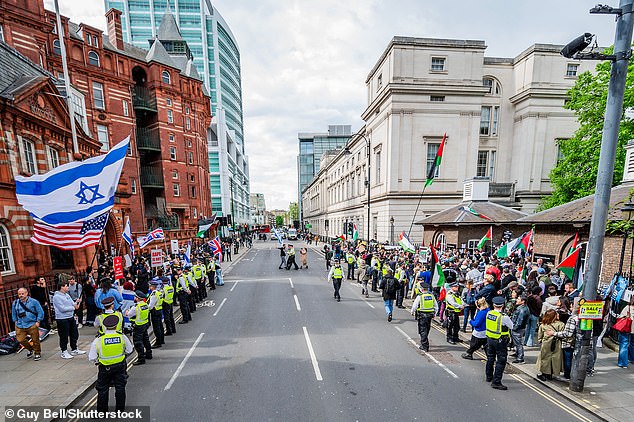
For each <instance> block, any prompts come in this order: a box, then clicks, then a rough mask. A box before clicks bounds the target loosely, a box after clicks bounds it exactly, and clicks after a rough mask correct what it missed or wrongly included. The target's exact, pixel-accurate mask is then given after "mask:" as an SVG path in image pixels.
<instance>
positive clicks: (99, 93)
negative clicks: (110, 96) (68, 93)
mask: <svg viewBox="0 0 634 422" xmlns="http://www.w3.org/2000/svg"><path fill="white" fill-rule="evenodd" d="M92 98H93V103H94V105H95V108H97V109H99V110H104V109H105V108H106V101H105V98H104V95H103V84H100V83H99V82H93V83H92Z"/></svg>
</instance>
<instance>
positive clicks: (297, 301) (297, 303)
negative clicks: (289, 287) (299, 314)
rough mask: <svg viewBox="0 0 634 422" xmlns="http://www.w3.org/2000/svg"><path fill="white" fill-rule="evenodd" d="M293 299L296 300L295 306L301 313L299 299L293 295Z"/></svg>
mask: <svg viewBox="0 0 634 422" xmlns="http://www.w3.org/2000/svg"><path fill="white" fill-rule="evenodd" d="M293 297H294V298H295V306H296V307H297V310H298V311H301V310H302V307H301V306H299V299H297V295H293Z"/></svg>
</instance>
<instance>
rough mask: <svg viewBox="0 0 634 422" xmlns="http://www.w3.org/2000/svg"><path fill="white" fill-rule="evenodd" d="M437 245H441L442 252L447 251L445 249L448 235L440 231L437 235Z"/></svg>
mask: <svg viewBox="0 0 634 422" xmlns="http://www.w3.org/2000/svg"><path fill="white" fill-rule="evenodd" d="M436 245H439V249H440V252H443V253H444V252H445V249H447V236H445V234H444V233H440V234H439V235H438V237H436Z"/></svg>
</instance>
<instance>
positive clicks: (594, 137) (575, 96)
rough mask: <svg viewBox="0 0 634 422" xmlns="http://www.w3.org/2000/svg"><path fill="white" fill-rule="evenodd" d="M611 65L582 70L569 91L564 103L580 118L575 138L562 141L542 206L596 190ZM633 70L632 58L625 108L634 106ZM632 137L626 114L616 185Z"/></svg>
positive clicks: (620, 131) (618, 158)
mask: <svg viewBox="0 0 634 422" xmlns="http://www.w3.org/2000/svg"><path fill="white" fill-rule="evenodd" d="M610 52H611V51H610ZM610 52H608V54H609V53H610ZM610 67H611V66H610V62H601V63H599V64H598V65H597V67H596V74H592V73H590V72H584V73H582V74H580V75H579V78H578V79H577V83H576V84H575V85H574V86H573V87H572V88H571V89H570V91H568V97H569V98H568V101H567V102H566V104H565V106H564V107H565V108H567V109H570V110H573V111H574V113H575V115H576V116H577V119H578V121H579V129H577V131H576V132H575V134H574V136H573V137H572V138H570V139H565V140H561V141H560V143H559V148H560V151H561V155H563V158H561V160H560V161H559V162H558V163H557V165H556V166H555V167H554V168H553V169H552V171H551V172H550V181H551V184H552V187H553V193H552V195H551V196H548V197H545V198H544V199H543V200H542V204H541V206H540V209H541V210H543V209H548V208H551V207H554V206H557V205H561V204H565V203H567V202H570V201H572V200H575V199H578V198H582V197H584V196H587V195H590V194H592V193H594V190H595V185H596V180H597V168H598V165H599V153H600V150H601V137H602V131H603V118H604V113H605V106H606V102H607V95H608V82H609V79H610ZM632 70H634V65H633V64H632V62H630V64H629V69H628V74H627V83H626V89H625V98H624V103H623V108H624V110H628V109H631V108H634V89H633V87H634V72H632ZM633 138H634V122H633V121H632V119H630V118H626V117H625V116H623V117H622V118H621V125H620V130H619V143H618V147H617V153H616V162H615V166H614V174H613V180H612V185H613V186H614V185H616V184H618V183H619V182H620V181H621V178H622V175H623V166H624V164H625V150H624V147H625V145H626V144H627V141H628V140H630V139H633Z"/></svg>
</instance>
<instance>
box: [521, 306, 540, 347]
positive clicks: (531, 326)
mask: <svg viewBox="0 0 634 422" xmlns="http://www.w3.org/2000/svg"><path fill="white" fill-rule="evenodd" d="M538 320H539V318H537V317H536V316H535V315H533V314H530V315H529V316H528V322H527V323H526V335H525V336H524V344H525V345H526V346H528V347H533V346H535V330H537V321H538Z"/></svg>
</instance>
